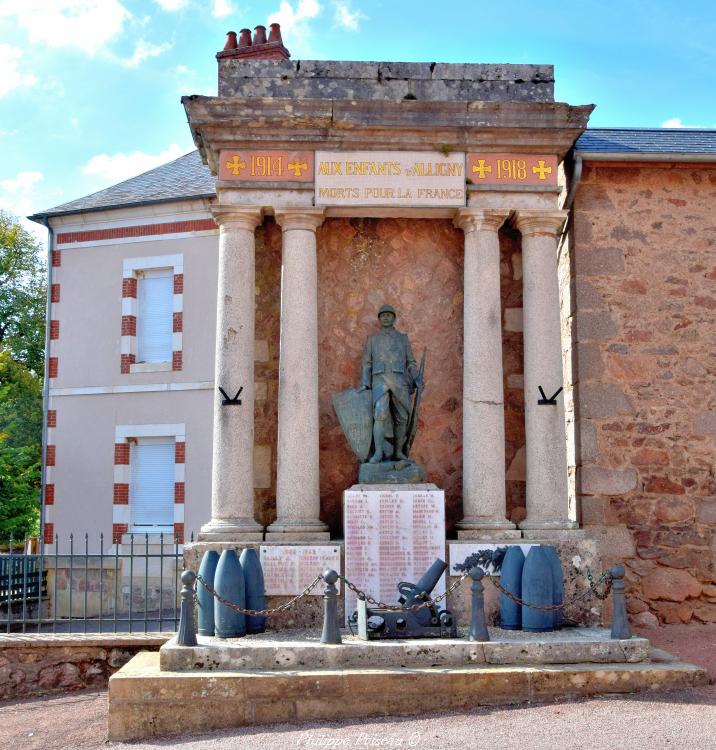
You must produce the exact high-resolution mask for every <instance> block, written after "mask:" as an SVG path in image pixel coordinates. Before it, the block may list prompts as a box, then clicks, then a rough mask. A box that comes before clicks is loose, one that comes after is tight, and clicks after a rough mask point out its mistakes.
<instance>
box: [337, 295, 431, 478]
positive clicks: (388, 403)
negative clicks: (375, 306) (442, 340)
mask: <svg viewBox="0 0 716 750" xmlns="http://www.w3.org/2000/svg"><path fill="white" fill-rule="evenodd" d="M395 318H396V313H395V310H394V309H393V308H392V307H391V306H390V305H383V306H382V307H381V308H380V310H378V320H379V321H380V329H379V330H378V331H375V332H374V333H371V334H370V335H369V336H368V338H367V339H366V342H365V347H364V349H363V360H362V364H361V384H360V386H359V387H358V388H349V389H348V390H347V391H343V392H342V393H339V394H335V395H334V397H333V404H334V407H335V410H336V414H337V415H338V419H339V421H340V423H341V426H342V427H343V431H344V432H345V435H346V438H347V439H348V442H349V443H350V445H351V448H353V450H354V452H355V453H356V455H357V456H358V459H359V460H360V461H361V462H363V463H362V465H361V468H360V472H359V480H360V481H361V482H366V483H369V482H373V483H379V482H404V481H407V482H410V481H419V480H420V479H421V477H423V475H424V470H423V467H421V466H419V465H418V464H415V463H414V462H413V461H411V460H410V459H409V458H408V456H409V454H410V448H411V446H412V443H413V440H414V439H415V432H416V428H417V417H418V409H419V405H420V396H421V394H422V391H423V388H424V383H423V369H424V366H425V356H424V355H423V359H422V361H421V363H420V366H419V367H418V364H417V363H416V361H415V357H414V356H413V350H412V348H411V346H410V342H409V341H408V336H407V334H405V333H400V331H397V330H396V329H395ZM371 439H372V447H373V454H372V455H371V456H370V459H369V460H368V461H367V462H366V459H367V458H368V455H369V454H370V448H371Z"/></svg>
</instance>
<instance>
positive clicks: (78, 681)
mask: <svg viewBox="0 0 716 750" xmlns="http://www.w3.org/2000/svg"><path fill="white" fill-rule="evenodd" d="M170 636H171V634H170V633H167V634H165V635H164V634H114V633H105V634H102V635H74V634H67V635H65V634H51V633H47V634H45V633H38V634H36V635H35V634H33V635H3V636H0V700H2V699H7V698H18V697H19V696H22V695H38V694H40V693H50V692H56V691H66V690H78V689H80V688H85V687H106V685H107V683H108V681H109V678H110V675H112V674H114V672H116V671H117V670H118V669H119V668H120V667H122V666H124V665H125V664H126V663H127V662H128V661H129V660H130V659H131V658H132V657H133V656H134V655H135V654H137V653H139V652H140V651H158V650H159V647H160V646H161V645H162V644H163V643H165V642H166V641H167V640H168V639H169V637H170Z"/></svg>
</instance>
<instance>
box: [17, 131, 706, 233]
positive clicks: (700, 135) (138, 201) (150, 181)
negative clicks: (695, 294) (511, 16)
mask: <svg viewBox="0 0 716 750" xmlns="http://www.w3.org/2000/svg"><path fill="white" fill-rule="evenodd" d="M575 150H576V151H577V152H578V153H580V154H582V155H585V156H586V155H589V156H591V157H592V158H600V157H601V158H611V159H614V158H620V157H621V158H632V159H637V158H649V157H650V158H656V159H659V158H660V159H662V160H668V157H669V156H670V155H671V156H673V157H677V156H678V157H684V156H688V155H692V157H693V159H694V161H698V160H702V159H707V160H714V161H716V129H714V130H699V129H696V128H688V129H686V128H683V129H680V128H589V129H588V130H586V131H585V132H584V133H583V134H582V135H581V136H580V137H579V140H578V141H577V143H576V144H575ZM215 194H216V191H215V178H214V176H213V175H212V174H211V172H210V171H209V167H207V166H206V165H205V164H203V163H202V161H201V157H200V156H199V152H198V151H192V152H190V153H188V154H185V155H184V156H180V157H179V158H178V159H175V160H174V161H170V162H169V163H168V164H163V165H162V166H161V167H157V168H156V169H152V170H150V171H149V172H145V173H144V174H140V175H138V176H137V177H131V178H130V179H128V180H125V181H124V182H120V183H119V184H117V185H112V187H108V188H105V189H104V190H100V191H99V192H97V193H92V194H91V195H87V196H85V197H83V198H77V199H76V200H74V201H69V202H68V203H63V204H61V205H59V206H55V207H54V208H49V209H47V210H46V211H40V212H38V213H36V214H33V215H32V216H30V217H29V218H30V219H32V220H34V221H40V220H41V219H43V218H44V217H49V216H60V215H62V214H74V213H82V212H85V211H100V210H102V209H107V208H122V207H124V206H138V205H143V204H147V203H161V202H164V201H174V200H188V199H189V198H211V197H213V196H214V195H215Z"/></svg>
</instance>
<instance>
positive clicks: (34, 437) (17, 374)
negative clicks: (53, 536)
mask: <svg viewBox="0 0 716 750" xmlns="http://www.w3.org/2000/svg"><path fill="white" fill-rule="evenodd" d="M41 460H42V381H41V380H40V378H39V377H37V376H36V375H35V374H34V373H33V372H31V371H30V370H29V369H28V368H27V367H26V365H24V364H23V363H22V362H18V361H16V360H15V359H13V357H12V355H11V353H10V352H9V351H7V350H2V349H0V539H3V540H6V539H7V537H9V536H10V535H11V534H12V535H13V536H14V537H15V538H18V537H20V538H21V537H23V536H24V535H25V534H28V535H31V536H34V535H37V534H38V533H39V528H40V502H39V501H40V476H41V474H40V472H41Z"/></svg>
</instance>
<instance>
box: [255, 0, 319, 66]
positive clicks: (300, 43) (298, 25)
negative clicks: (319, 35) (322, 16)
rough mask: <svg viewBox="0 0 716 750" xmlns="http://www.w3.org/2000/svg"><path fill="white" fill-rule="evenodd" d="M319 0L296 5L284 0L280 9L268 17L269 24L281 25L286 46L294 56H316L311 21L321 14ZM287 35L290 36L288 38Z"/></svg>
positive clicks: (303, 1) (299, 1)
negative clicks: (312, 42) (312, 41)
mask: <svg viewBox="0 0 716 750" xmlns="http://www.w3.org/2000/svg"><path fill="white" fill-rule="evenodd" d="M321 10H322V8H321V4H320V3H318V2H317V0H297V2H296V3H295V7H294V4H292V3H290V2H288V1H287V0H282V1H281V4H280V6H279V9H278V10H277V11H276V12H275V13H272V14H271V15H270V16H269V17H268V22H269V23H280V24H281V32H282V35H283V39H284V44H287V45H288V48H289V49H290V50H291V52H293V53H294V55H302V56H310V55H314V54H315V52H314V51H313V47H312V44H311V40H312V38H313V32H312V29H311V25H310V21H312V20H313V19H314V18H316V16H318V15H319V13H320V12H321ZM286 34H289V35H290V36H289V37H287V36H286Z"/></svg>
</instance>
